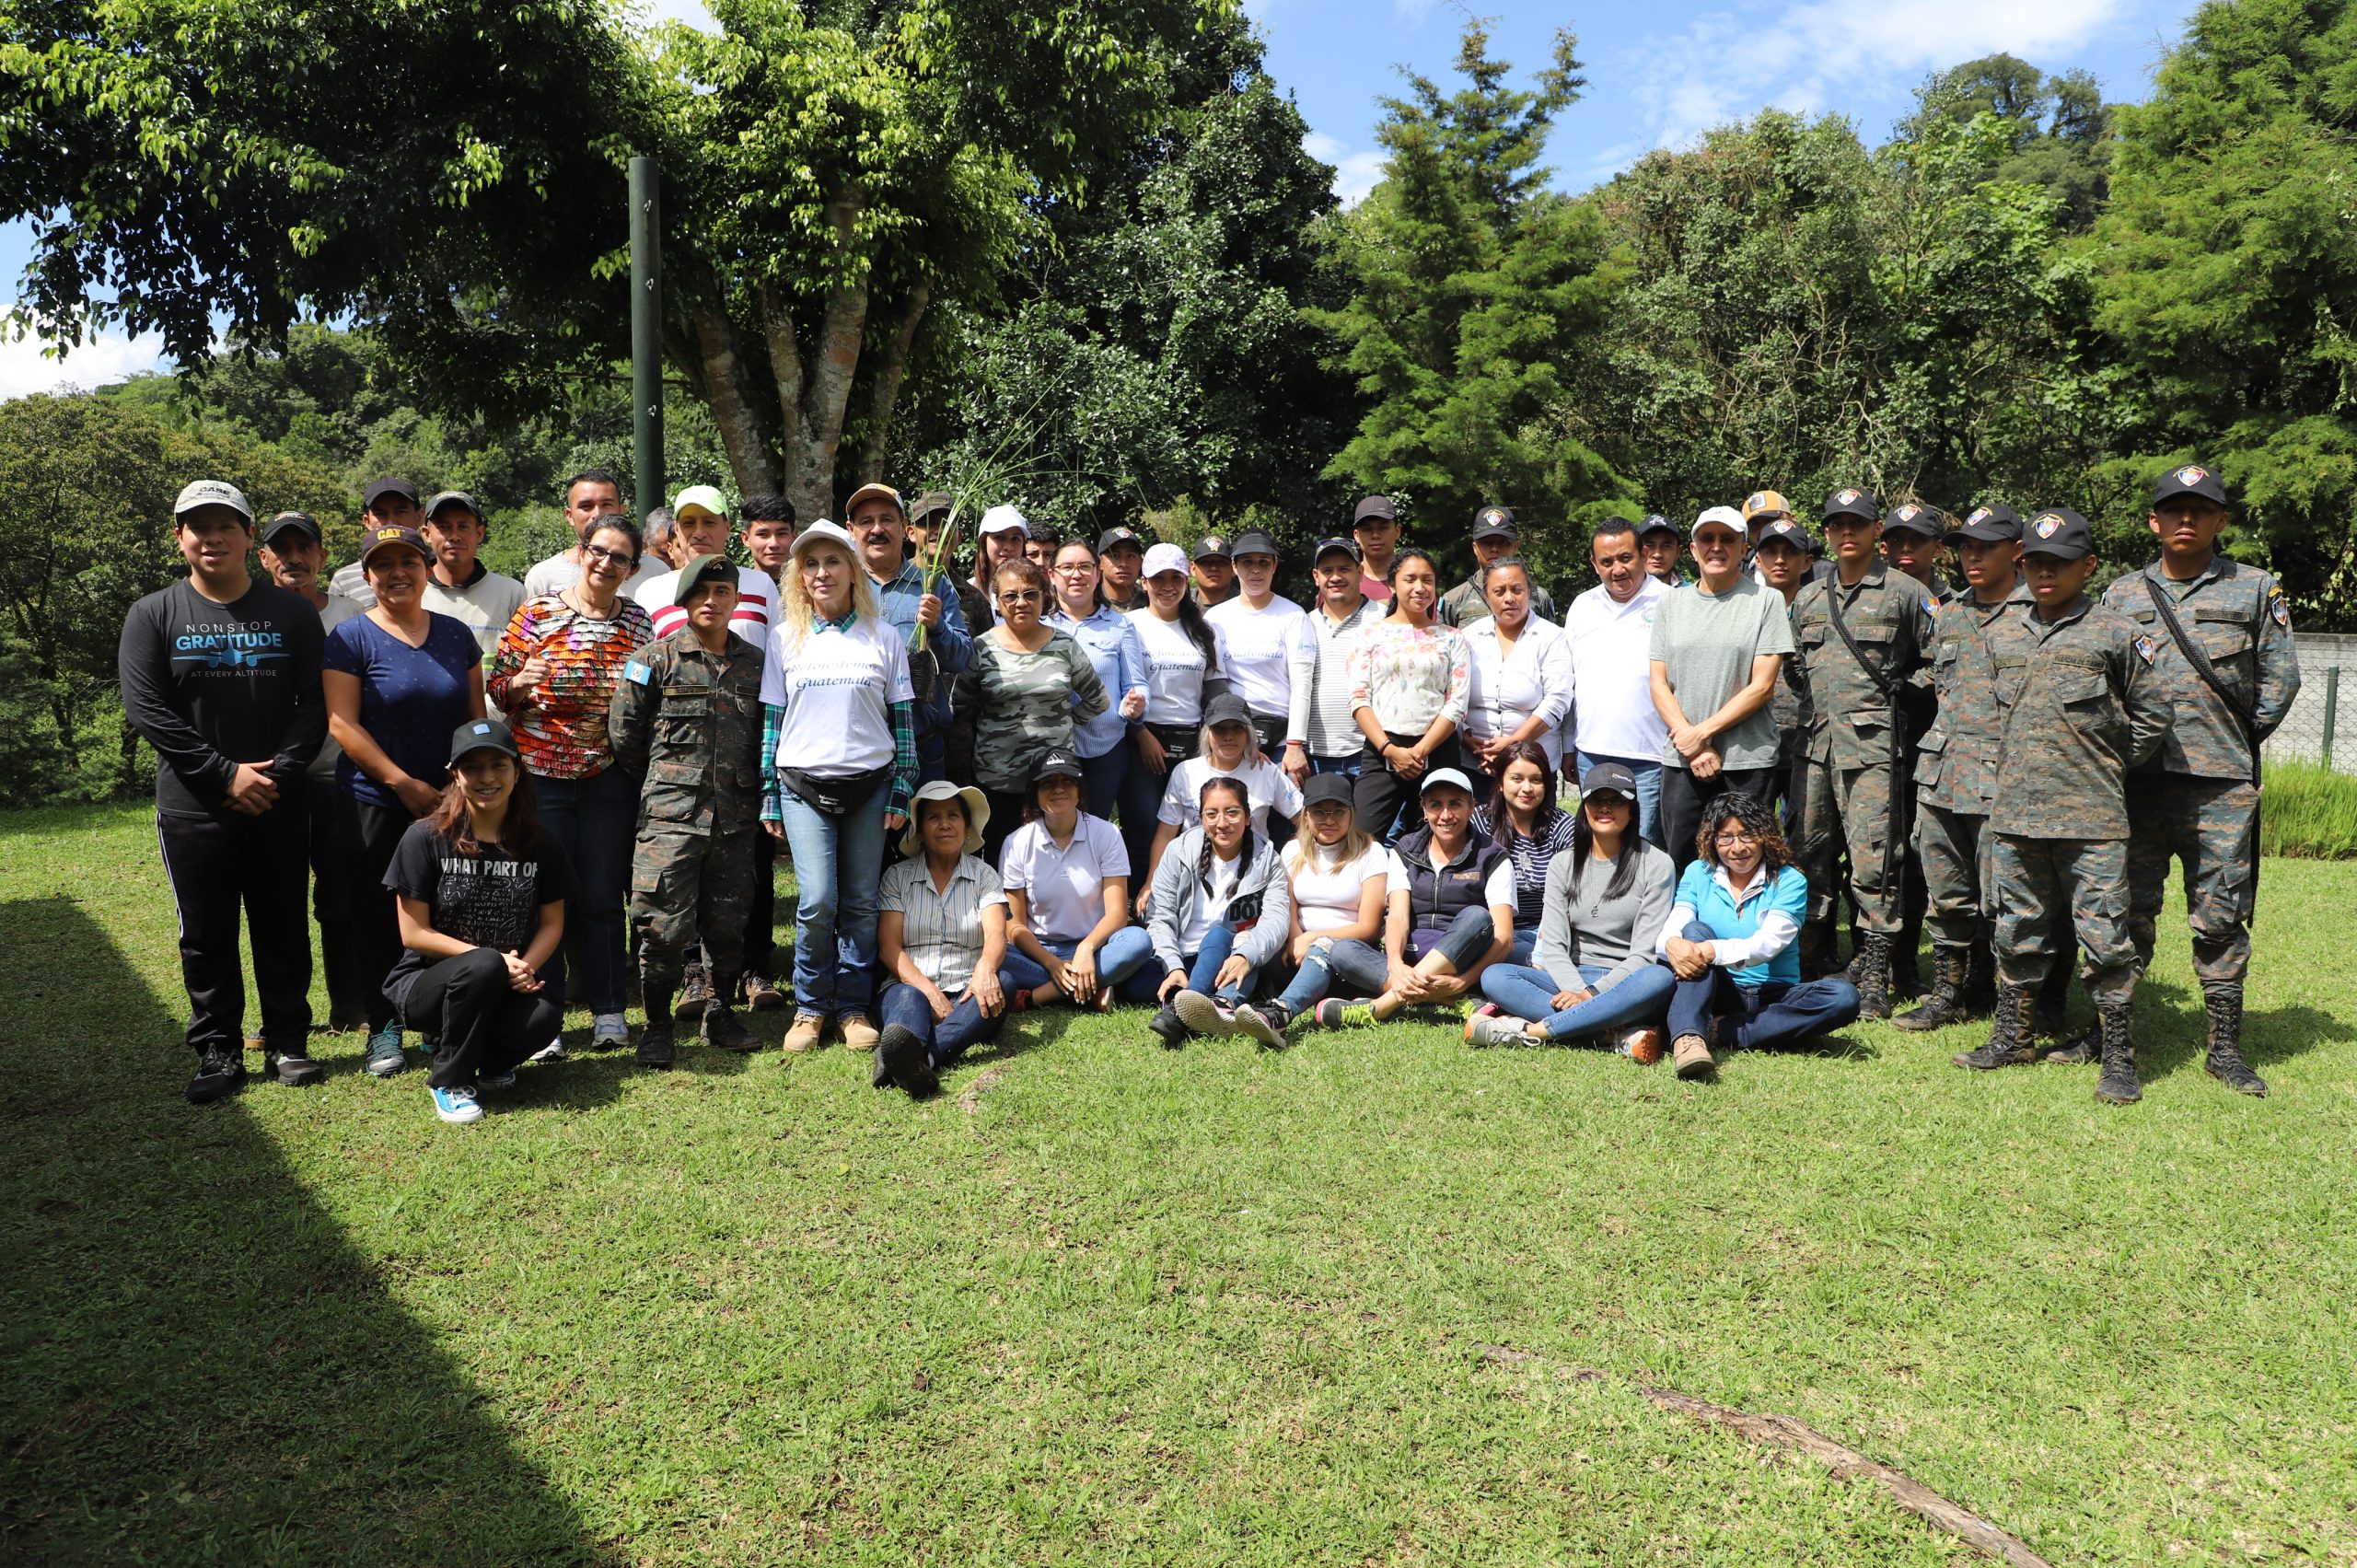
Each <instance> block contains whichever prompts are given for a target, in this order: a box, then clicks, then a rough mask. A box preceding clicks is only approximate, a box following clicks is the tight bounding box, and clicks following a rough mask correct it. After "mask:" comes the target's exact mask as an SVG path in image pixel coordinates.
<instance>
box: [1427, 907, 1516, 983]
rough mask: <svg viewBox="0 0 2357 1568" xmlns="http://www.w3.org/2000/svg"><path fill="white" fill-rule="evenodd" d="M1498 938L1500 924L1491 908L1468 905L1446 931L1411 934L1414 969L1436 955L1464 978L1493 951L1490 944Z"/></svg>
mask: <svg viewBox="0 0 2357 1568" xmlns="http://www.w3.org/2000/svg"><path fill="white" fill-rule="evenodd" d="M1497 934H1498V928H1497V923H1496V922H1494V921H1492V919H1491V918H1490V909H1489V906H1488V905H1487V904H1468V905H1467V906H1466V907H1465V908H1463V909H1461V910H1458V911H1457V918H1456V919H1454V920H1452V921H1450V922H1449V923H1448V929H1447V930H1446V931H1432V930H1416V931H1411V932H1409V933H1408V948H1407V958H1408V962H1409V964H1410V966H1411V967H1412V966H1413V965H1414V964H1415V963H1416V962H1417V961H1418V960H1419V959H1421V958H1427V957H1429V956H1430V955H1432V954H1434V953H1439V954H1443V955H1445V956H1446V958H1447V959H1448V961H1449V963H1450V964H1451V965H1452V966H1454V967H1455V969H1456V970H1457V973H1458V974H1463V973H1464V972H1465V971H1466V970H1469V969H1471V968H1472V967H1473V966H1474V965H1475V964H1477V963H1479V962H1480V961H1481V955H1482V954H1484V953H1486V952H1488V951H1489V950H1490V943H1491V942H1492V940H1493V939H1494V938H1495V937H1496V936H1497Z"/></svg>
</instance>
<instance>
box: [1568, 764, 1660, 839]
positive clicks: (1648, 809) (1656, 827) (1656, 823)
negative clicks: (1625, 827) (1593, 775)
mask: <svg viewBox="0 0 2357 1568" xmlns="http://www.w3.org/2000/svg"><path fill="white" fill-rule="evenodd" d="M1573 757H1574V759H1575V760H1576V761H1578V763H1579V770H1580V777H1581V778H1585V777H1587V771H1588V770H1589V769H1590V768H1593V767H1595V766H1596V764H1597V763H1598V762H1618V763H1620V765H1621V766H1622V767H1624V768H1626V769H1628V770H1629V772H1630V773H1631V776H1633V777H1634V778H1635V779H1636V781H1637V836H1638V837H1639V838H1641V839H1643V840H1644V841H1645V842H1647V843H1649V844H1651V845H1653V846H1654V848H1655V849H1664V848H1666V847H1667V846H1666V845H1665V844H1664V843H1663V842H1662V836H1661V761H1660V759H1658V758H1656V759H1655V760H1654V761H1650V762H1643V761H1638V760H1637V759H1636V758H1634V757H1591V756H1589V755H1588V754H1587V753H1586V752H1585V751H1575V752H1573Z"/></svg>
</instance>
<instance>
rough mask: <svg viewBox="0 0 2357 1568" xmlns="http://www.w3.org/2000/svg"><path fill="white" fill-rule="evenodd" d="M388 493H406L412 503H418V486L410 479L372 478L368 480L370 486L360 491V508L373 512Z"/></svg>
mask: <svg viewBox="0 0 2357 1568" xmlns="http://www.w3.org/2000/svg"><path fill="white" fill-rule="evenodd" d="M388 495H406V496H408V497H409V504H410V505H412V506H414V505H417V486H415V485H414V484H412V483H411V482H409V481H407V480H405V479H372V480H370V481H369V482H368V487H367V488H366V490H363V491H362V492H361V493H360V509H361V510H362V511H364V512H373V511H375V510H376V509H377V502H378V501H380V500H382V499H383V498H384V497H386V496H388Z"/></svg>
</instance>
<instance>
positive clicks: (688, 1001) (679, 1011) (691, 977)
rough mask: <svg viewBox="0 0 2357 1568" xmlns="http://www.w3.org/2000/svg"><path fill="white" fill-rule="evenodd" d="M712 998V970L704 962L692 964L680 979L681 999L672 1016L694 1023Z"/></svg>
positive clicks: (673, 1009)
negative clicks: (704, 965) (705, 966)
mask: <svg viewBox="0 0 2357 1568" xmlns="http://www.w3.org/2000/svg"><path fill="white" fill-rule="evenodd" d="M711 1000H712V971H711V970H707V969H705V968H704V967H703V966H702V964H690V965H689V966H688V967H687V970H686V972H685V973H684V974H683V975H681V976H680V980H679V1002H678V1004H677V1005H674V1006H673V1007H672V1009H671V1016H673V1017H675V1018H679V1019H680V1020H682V1021H685V1022H689V1023H692V1022H694V1021H695V1020H696V1019H698V1018H701V1017H702V1016H703V1010H704V1005H705V1004H706V1003H708V1002H710V1001H711Z"/></svg>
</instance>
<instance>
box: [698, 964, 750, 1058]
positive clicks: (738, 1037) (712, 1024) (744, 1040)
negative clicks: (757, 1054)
mask: <svg viewBox="0 0 2357 1568" xmlns="http://www.w3.org/2000/svg"><path fill="white" fill-rule="evenodd" d="M735 989H736V982H735V981H730V982H729V990H730V991H733V990H735ZM703 1042H704V1044H706V1045H711V1046H717V1047H718V1048H720V1049H721V1050H723V1051H736V1052H737V1053H738V1054H739V1055H742V1054H743V1053H744V1052H746V1051H753V1050H758V1049H759V1048H760V1046H761V1041H760V1040H755V1039H754V1038H753V1031H752V1030H750V1029H749V1028H746V1027H745V1023H744V1020H743V1019H741V1018H739V1017H737V1015H736V1014H735V1013H734V1012H732V1011H730V1010H729V1006H728V993H727V992H726V991H715V992H714V993H713V998H712V1000H711V1001H709V1002H707V1003H705V1004H704V1008H703Z"/></svg>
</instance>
